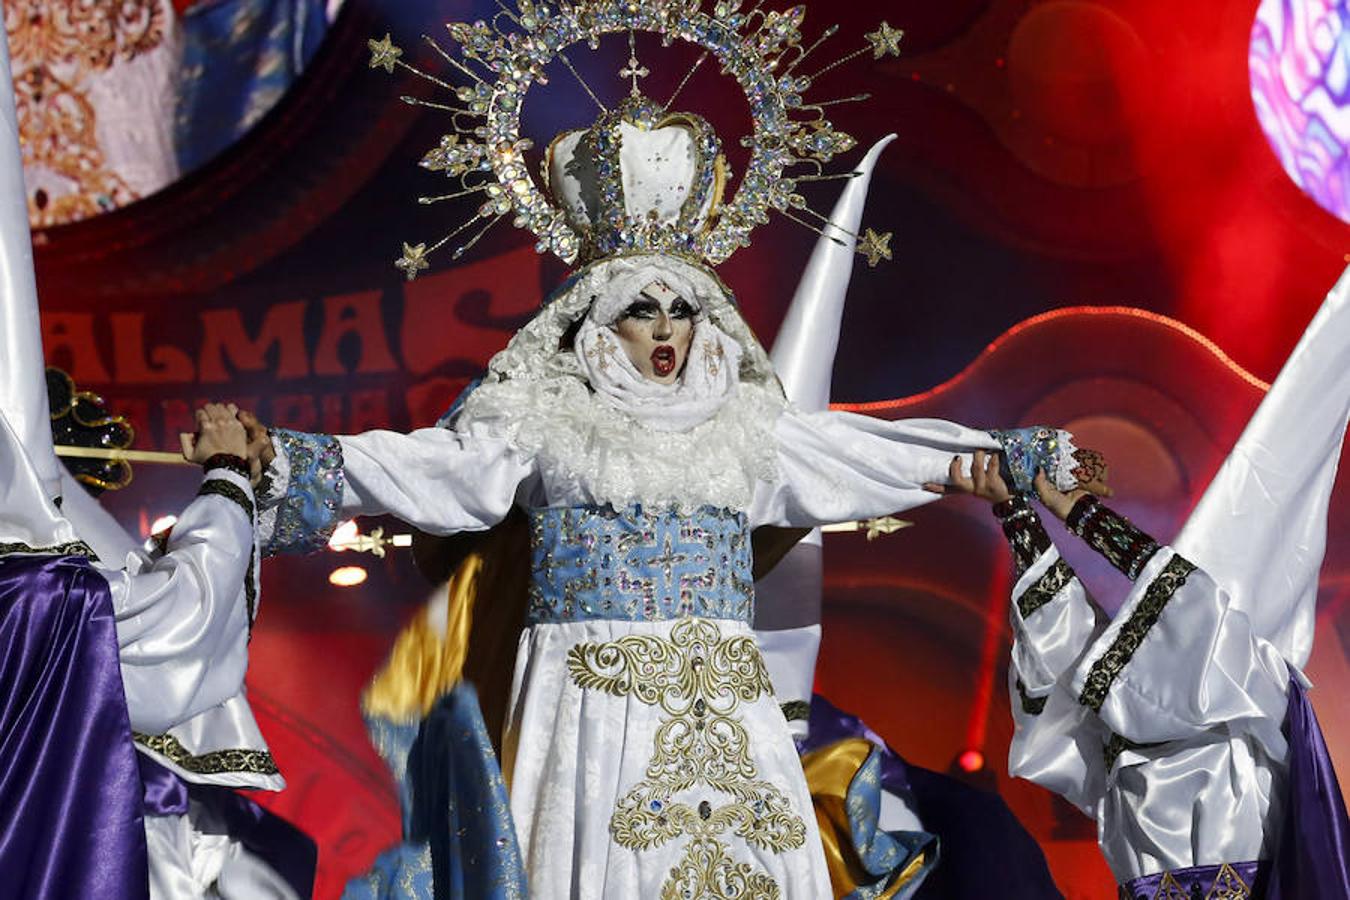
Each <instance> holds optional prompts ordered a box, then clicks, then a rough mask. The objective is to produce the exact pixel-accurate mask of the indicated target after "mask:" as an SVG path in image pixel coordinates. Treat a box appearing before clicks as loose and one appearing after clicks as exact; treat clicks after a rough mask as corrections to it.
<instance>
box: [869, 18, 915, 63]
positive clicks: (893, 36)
mask: <svg viewBox="0 0 1350 900" xmlns="http://www.w3.org/2000/svg"><path fill="white" fill-rule="evenodd" d="M904 36H905V32H904V29H902V28H892V27H891V26H890V24H889V23H887V22H882V23H881V25H880V27H878V28H877V30H876V31H869V32H867V34H866V35H865V37H866V38H867V42H868V43H869V44H871V45H872V58H873V59H881V58H882V57H883V56H899V55H900V39H901V38H902V37H904Z"/></svg>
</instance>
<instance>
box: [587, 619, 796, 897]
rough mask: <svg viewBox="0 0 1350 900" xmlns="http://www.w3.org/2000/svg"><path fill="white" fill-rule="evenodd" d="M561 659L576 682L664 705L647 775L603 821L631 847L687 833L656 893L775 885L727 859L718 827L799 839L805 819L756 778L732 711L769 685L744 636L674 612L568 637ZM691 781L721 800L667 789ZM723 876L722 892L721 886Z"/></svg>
mask: <svg viewBox="0 0 1350 900" xmlns="http://www.w3.org/2000/svg"><path fill="white" fill-rule="evenodd" d="M567 669H568V672H569V674H570V675H571V677H572V680H573V681H574V682H576V684H577V685H578V686H579V687H581V688H584V689H586V688H588V689H592V690H598V691H603V692H605V693H607V694H612V695H614V696H618V697H624V696H633V697H636V698H637V699H638V700H640V701H641V702H643V703H645V704H647V705H649V706H658V707H660V708H661V710H662V712H664V713H665V714H666V716H667V717H666V718H663V719H662V720H661V723H660V725H659V726H658V727H657V730H656V737H655V740H654V745H655V746H654V750H653V754H652V759H651V762H649V763H648V765H647V769H646V772H645V776H646V777H645V778H643V779H642V780H641V781H639V782H638V783H637V784H636V785H634V786H633V788H632V790H630V791H629V792H628V793H627V794H625V795H624V796H623V797H622V798H620V800H619V802H618V804H617V805H616V806H615V809H614V813H613V815H612V816H611V818H610V825H609V828H610V833H611V834H612V835H613V837H614V840H615V842H616V843H618V844H619V845H620V846H621V847H627V848H629V849H632V850H649V849H651V848H653V847H658V846H660V845H662V844H665V843H667V842H669V841H671V840H675V839H677V838H679V837H688V838H691V840H690V842H689V845H688V847H687V848H686V851H685V854H684V856H683V857H682V858H681V859H680V861H679V863H678V864H677V865H676V866H675V867H674V868H673V869H672V870H671V874H670V878H669V879H668V880H667V881H666V883H665V884H664V885H663V886H662V894H661V896H662V897H663V898H664V897H682V896H697V897H723V896H736V897H756V898H760V897H762V898H766V900H768V898H776V897H778V896H779V893H780V889H779V887H778V885H777V884H776V883H775V882H774V881H773V880H772V879H771V878H770V877H769V876H767V875H764V874H762V873H758V874H757V873H754V872H753V871H752V869H751V868H750V866H749V865H748V864H746V863H734V862H733V861H732V859H731V857H730V856H729V854H728V853H727V847H726V845H725V844H724V843H723V842H722V841H720V840H719V839H718V838H719V836H720V835H723V834H726V833H728V832H730V833H731V834H735V835H737V836H739V837H740V838H742V839H743V840H745V841H746V843H748V844H750V845H752V846H755V847H759V848H760V849H763V850H769V851H771V852H774V853H781V852H783V851H785V850H791V849H795V848H797V847H800V846H802V844H803V843H804V842H805V840H806V825H805V823H804V822H803V821H802V819H801V817H800V816H798V815H797V814H796V813H795V812H794V811H793V809H792V805H791V802H790V801H789V800H788V798H787V796H786V795H785V794H784V793H783V792H782V791H781V790H779V789H778V788H777V787H775V786H774V785H772V784H770V783H768V782H766V781H763V780H761V779H760V778H759V771H758V768H757V767H756V765H755V763H754V760H753V759H751V756H750V734H749V732H748V731H747V730H746V728H745V726H744V724H742V722H741V720H740V718H739V716H737V715H736V713H737V711H738V710H739V708H740V705H741V704H742V703H749V702H753V701H754V700H757V699H758V698H760V697H761V696H771V695H772V693H773V687H772V685H771V684H770V683H769V675H768V672H767V671H766V670H765V668H764V660H763V658H762V657H761V656H760V653H759V648H758V647H756V646H755V642H754V640H753V639H752V638H751V637H750V636H748V635H739V636H736V637H732V638H726V639H723V638H722V635H721V632H720V631H719V630H718V627H717V625H715V624H714V623H713V622H711V621H709V620H706V619H697V618H689V619H681V620H680V621H679V622H677V623H676V624H675V627H674V628H672V629H671V632H670V637H669V638H665V637H660V636H658V635H645V634H644V635H628V636H626V637H622V638H619V639H618V640H616V641H608V642H605V643H584V644H578V645H576V646H575V647H573V648H572V649H571V650H569V651H568V653H567ZM700 787H702V788H708V789H710V791H711V792H715V793H716V794H721V795H726V796H729V797H730V798H731V799H730V802H724V803H719V804H718V805H714V804H713V803H712V802H711V800H710V799H703V800H701V801H699V802H698V804H697V805H692V804H691V803H687V802H682V801H676V800H674V799H673V798H674V796H675V795H676V794H678V793H681V792H685V791H689V790H693V789H697V788H700ZM732 886H735V891H733V892H732V893H729V894H728V893H719V892H720V891H722V890H723V889H724V888H726V889H730V888H731V887H732ZM688 890H693V893H686V891H688ZM738 892H739V893H738Z"/></svg>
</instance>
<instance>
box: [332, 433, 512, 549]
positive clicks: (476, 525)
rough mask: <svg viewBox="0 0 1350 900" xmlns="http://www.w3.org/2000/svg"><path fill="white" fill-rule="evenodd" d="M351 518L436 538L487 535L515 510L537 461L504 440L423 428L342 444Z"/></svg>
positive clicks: (345, 501) (345, 505)
mask: <svg viewBox="0 0 1350 900" xmlns="http://www.w3.org/2000/svg"><path fill="white" fill-rule="evenodd" d="M338 442H339V443H340V444H341V445H342V467H343V471H344V473H345V475H346V483H345V486H344V488H343V492H342V504H341V512H342V515H344V516H354V515H380V514H385V513H388V514H390V515H394V516H397V517H398V518H400V519H402V520H403V521H405V522H407V523H408V524H409V525H413V526H414V527H416V528H420V529H421V530H423V531H426V532H429V533H431V534H449V533H451V532H455V531H482V530H483V529H486V528H490V527H491V526H493V525H495V524H497V523H498V522H500V521H501V520H502V519H503V518H505V517H506V514H507V513H508V512H510V511H511V505H512V504H513V503H514V501H515V498H516V492H517V490H518V489H519V488H520V485H521V483H522V482H524V481H525V480H526V479H527V478H529V477H530V476H532V475H533V474H534V472H535V465H534V460H533V458H532V457H531V456H529V455H527V454H525V453H524V452H522V451H520V450H518V449H516V448H515V447H514V446H512V445H511V444H510V443H509V442H508V441H506V440H504V439H502V438H496V437H489V436H480V435H477V434H462V433H460V432H456V431H451V430H449V429H445V428H422V429H419V430H418V431H414V432H412V433H410V434H400V433H398V432H394V431H367V432H365V433H364V434H358V435H352V436H350V437H339V438H338Z"/></svg>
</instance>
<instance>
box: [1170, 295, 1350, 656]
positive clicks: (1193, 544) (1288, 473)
mask: <svg viewBox="0 0 1350 900" xmlns="http://www.w3.org/2000/svg"><path fill="white" fill-rule="evenodd" d="M1347 418H1350V270H1347V271H1346V273H1345V274H1343V275H1341V278H1340V281H1338V282H1337V283H1336V286H1335V287H1334V288H1332V290H1331V293H1330V294H1328V295H1327V298H1326V300H1325V301H1324V302H1323V303H1322V307H1321V309H1319V310H1318V312H1317V315H1316V316H1314V317H1313V320H1312V322H1311V323H1310V324H1309V325H1308V329H1307V331H1305V332H1304V334H1303V338H1302V339H1301V340H1300V341H1299V343H1298V346H1297V347H1295V348H1294V352H1293V353H1292V354H1291V355H1290V357H1289V360H1288V362H1286V363H1285V364H1284V368H1283V369H1282V370H1281V371H1280V374H1279V377H1277V378H1276V379H1275V383H1274V384H1273V385H1272V386H1271V389H1270V392H1269V393H1268V394H1267V395H1266V397H1265V399H1264V400H1262V401H1261V405H1260V406H1259V407H1258V408H1257V410H1256V413H1255V414H1254V415H1253V416H1252V419H1251V421H1250V422H1249V423H1248V424H1247V427H1246V429H1245V430H1244V431H1243V432H1242V436H1241V437H1240V438H1238V442H1237V444H1236V445H1234V447H1233V450H1232V452H1231V453H1229V455H1228V458H1227V459H1226V460H1225V461H1224V464H1223V466H1222V468H1220V469H1219V473H1218V474H1217V475H1216V476H1215V477H1214V480H1213V481H1212V482H1211V483H1210V485H1209V487H1208V489H1206V491H1205V495H1204V497H1202V498H1201V500H1200V503H1199V504H1198V505H1197V506H1196V508H1195V510H1194V511H1193V512H1192V513H1191V516H1190V518H1189V519H1188V520H1187V521H1186V525H1185V526H1184V527H1183V528H1182V530H1181V534H1180V535H1178V537H1177V539H1176V541H1175V542H1174V544H1173V546H1174V547H1175V549H1176V551H1177V552H1178V553H1180V554H1181V555H1182V556H1184V557H1186V558H1187V559H1189V560H1191V561H1192V562H1194V563H1195V564H1196V565H1198V566H1200V567H1201V568H1203V569H1204V570H1205V571H1206V572H1208V573H1209V574H1210V576H1211V577H1213V578H1214V580H1215V581H1216V582H1217V583H1218V584H1219V585H1220V587H1222V588H1223V589H1224V590H1225V591H1226V592H1227V593H1228V594H1229V596H1230V597H1231V598H1232V603H1233V606H1234V607H1235V608H1237V609H1241V610H1242V611H1243V612H1245V613H1246V614H1247V616H1248V617H1249V618H1250V619H1251V622H1252V625H1253V627H1254V629H1255V631H1256V633H1257V634H1258V635H1260V636H1262V637H1264V638H1265V639H1266V640H1268V641H1270V642H1271V643H1272V644H1274V645H1275V647H1276V648H1277V649H1279V651H1280V652H1281V653H1282V654H1283V655H1284V657H1285V659H1286V660H1288V661H1289V662H1290V663H1292V664H1294V665H1295V666H1298V667H1300V668H1302V666H1303V665H1304V664H1305V663H1306V662H1307V660H1308V654H1309V653H1311V651H1312V640H1313V630H1314V626H1315V624H1316V615H1317V581H1318V572H1319V570H1320V569H1321V566H1322V557H1323V554H1324V552H1325V550H1326V540H1327V506H1328V504H1329V502H1330V498H1331V488H1332V484H1333V483H1334V482H1335V480H1336V467H1337V463H1338V462H1339V460H1340V455H1341V444H1342V442H1343V441H1344V439H1345V429H1346V423H1347Z"/></svg>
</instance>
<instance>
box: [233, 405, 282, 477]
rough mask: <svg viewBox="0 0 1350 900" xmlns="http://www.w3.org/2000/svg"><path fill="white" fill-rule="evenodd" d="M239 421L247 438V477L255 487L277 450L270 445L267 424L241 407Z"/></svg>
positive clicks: (270, 439) (274, 457) (270, 438)
mask: <svg viewBox="0 0 1350 900" xmlns="http://www.w3.org/2000/svg"><path fill="white" fill-rule="evenodd" d="M239 421H240V422H241V423H242V424H243V426H244V433H245V435H246V436H247V438H248V470H249V473H250V475H249V478H250V480H251V481H252V482H253V486H254V487H257V486H258V482H259V480H261V479H262V473H263V470H265V469H266V468H267V467H268V466H270V465H271V464H272V460H274V459H276V458H277V451H276V449H275V448H273V446H272V435H270V434H268V433H267V426H266V425H264V424H263V423H261V422H259V421H258V417H257V416H255V415H254V414H253V413H251V412H249V411H248V410H246V409H241V410H240V411H239Z"/></svg>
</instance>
